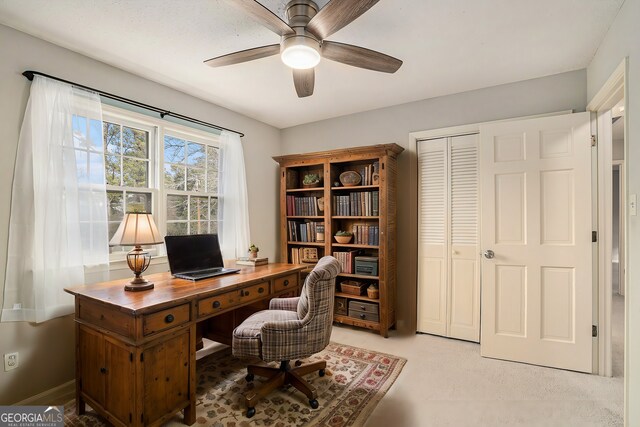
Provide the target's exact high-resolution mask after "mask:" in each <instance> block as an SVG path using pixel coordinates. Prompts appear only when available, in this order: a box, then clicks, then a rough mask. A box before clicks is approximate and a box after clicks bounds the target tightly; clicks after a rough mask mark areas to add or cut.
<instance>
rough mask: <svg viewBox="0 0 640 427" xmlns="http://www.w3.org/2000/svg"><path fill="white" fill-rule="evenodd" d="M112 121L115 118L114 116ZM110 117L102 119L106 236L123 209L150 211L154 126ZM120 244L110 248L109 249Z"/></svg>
mask: <svg viewBox="0 0 640 427" xmlns="http://www.w3.org/2000/svg"><path fill="white" fill-rule="evenodd" d="M114 121H115V120H114ZM139 127H141V126H138V128H137V127H133V126H126V125H124V124H122V121H121V122H120V123H113V122H112V121H106V120H105V121H104V122H103V124H102V134H103V138H104V143H105V144H104V145H105V156H104V160H105V162H104V163H105V178H106V182H107V213H108V221H109V240H111V238H112V237H113V235H114V234H115V232H116V230H117V229H118V226H119V225H120V221H122V218H123V217H124V213H125V212H131V211H136V212H151V213H153V208H152V198H153V195H152V192H151V191H150V188H151V186H150V185H149V184H150V173H149V172H150V171H151V167H150V165H151V162H150V158H149V157H150V144H149V142H150V136H151V135H152V134H153V133H154V132H153V130H146V129H139ZM114 250H115V251H121V250H122V248H117V247H116V248H111V251H112V252H113V251H114Z"/></svg>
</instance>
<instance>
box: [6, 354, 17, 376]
mask: <svg viewBox="0 0 640 427" xmlns="http://www.w3.org/2000/svg"><path fill="white" fill-rule="evenodd" d="M19 365H20V359H18V352H15V353H7V354H5V355H4V371H5V372H7V371H10V370H12V369H16V368H17V367H18V366H19Z"/></svg>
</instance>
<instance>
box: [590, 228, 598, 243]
mask: <svg viewBox="0 0 640 427" xmlns="http://www.w3.org/2000/svg"><path fill="white" fill-rule="evenodd" d="M597 241H598V232H597V231H592V232H591V242H592V243H596V242H597Z"/></svg>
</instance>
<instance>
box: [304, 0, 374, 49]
mask: <svg viewBox="0 0 640 427" xmlns="http://www.w3.org/2000/svg"><path fill="white" fill-rule="evenodd" d="M378 1H379V0H330V1H329V3H327V5H326V6H325V7H323V8H322V9H320V12H318V13H317V14H316V16H314V17H313V18H311V21H309V23H308V24H307V30H309V31H311V32H312V33H313V34H315V35H316V36H317V37H319V38H320V40H324V39H326V38H327V37H329V36H330V35H331V34H333V33H335V32H336V31H338V30H339V29H341V28H342V27H344V26H345V25H347V24H349V23H350V22H353V21H354V20H355V19H356V18H358V17H359V16H360V15H362V14H363V13H365V12H366V11H367V10H369V9H370V8H371V7H372V6H373V5H374V4H376V3H378Z"/></svg>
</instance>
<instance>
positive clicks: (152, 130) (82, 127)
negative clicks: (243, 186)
mask: <svg viewBox="0 0 640 427" xmlns="http://www.w3.org/2000/svg"><path fill="white" fill-rule="evenodd" d="M100 127H102V140H100V138H99V135H100ZM73 128H74V142H75V149H76V163H77V165H78V169H79V171H80V172H79V175H78V179H79V180H80V182H81V183H85V182H86V184H87V186H89V187H90V185H91V184H92V183H95V184H98V183H99V184H100V185H102V184H104V183H106V190H107V207H106V215H107V221H108V227H109V239H111V238H112V237H113V235H114V234H115V232H116V230H117V229H118V226H119V225H120V222H121V221H122V218H123V217H124V214H125V213H126V212H131V211H137V212H151V213H152V214H153V216H154V219H155V220H156V223H157V225H158V228H159V229H160V232H161V233H163V234H169V235H178V234H203V233H217V231H218V197H219V196H218V169H219V148H218V138H217V136H216V135H213V134H208V133H205V132H199V131H196V130H193V129H189V128H183V127H181V126H178V125H173V124H171V125H170V126H169V124H168V123H167V122H165V121H163V120H159V119H154V118H152V117H147V116H143V115H140V114H136V113H131V112H128V111H125V110H120V109H117V108H114V107H110V106H105V105H103V121H102V123H100V121H98V120H88V119H86V118H84V117H78V116H74V122H73ZM160 141H162V143H160ZM102 162H104V171H105V173H104V176H102V174H101V173H100V172H99V171H101V170H102ZM96 172H98V174H97V175H96ZM102 214H103V215H104V213H102ZM92 215H94V216H95V214H92V213H91V212H83V211H82V209H81V216H82V220H83V222H84V223H86V227H85V226H84V225H83V231H82V234H83V236H82V237H83V239H91V236H92V233H93V232H94V230H93V228H92V227H91V220H92ZM130 249H131V248H123V247H114V248H110V253H111V254H112V257H111V259H112V260H119V259H123V257H124V253H126V252H127V251H129V250H130Z"/></svg>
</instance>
